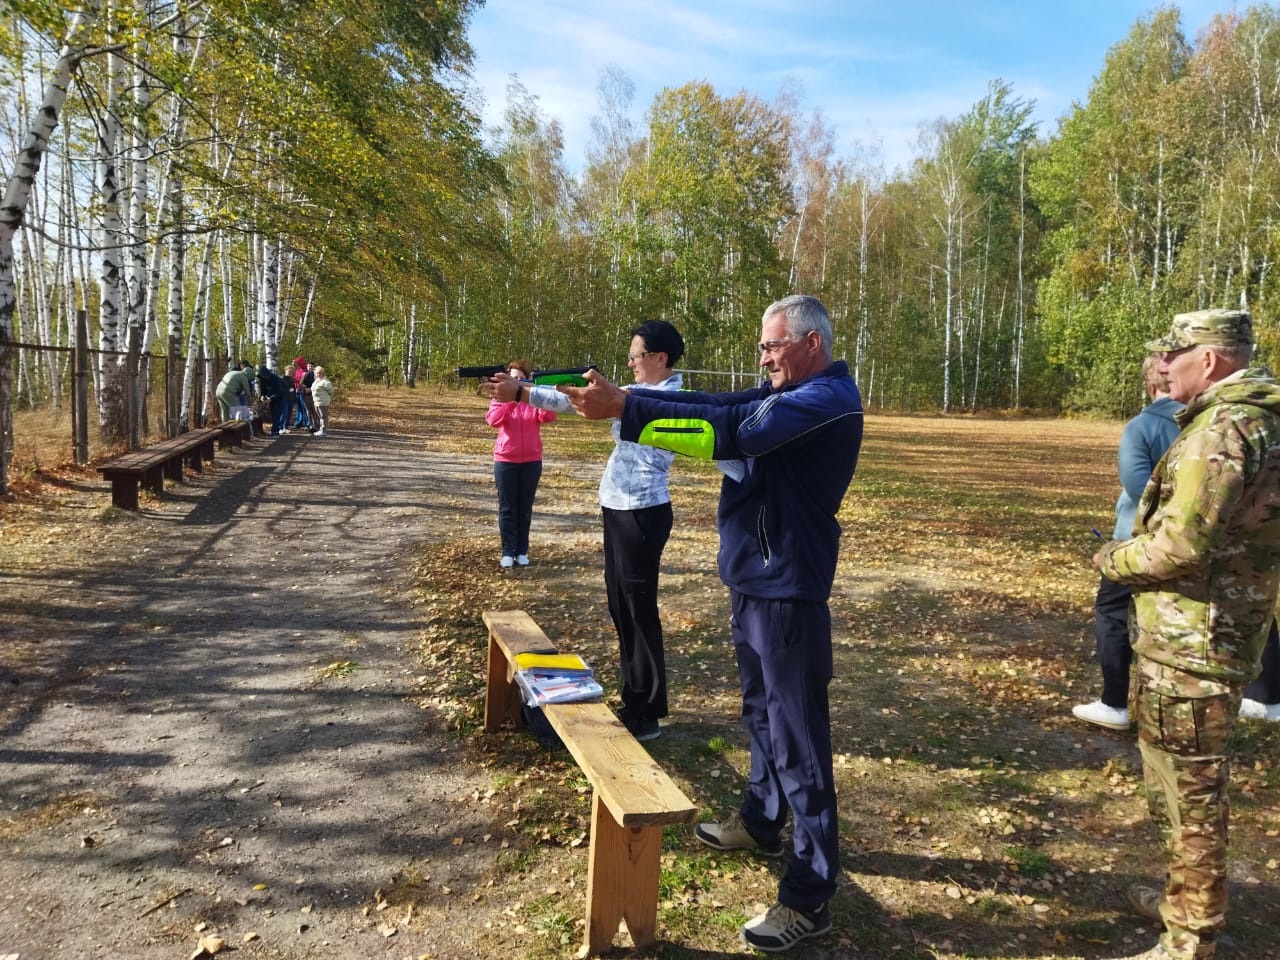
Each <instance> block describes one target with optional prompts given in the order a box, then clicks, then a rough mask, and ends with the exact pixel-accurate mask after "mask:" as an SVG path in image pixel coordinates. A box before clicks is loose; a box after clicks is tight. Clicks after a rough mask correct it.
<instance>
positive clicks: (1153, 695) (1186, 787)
mask: <svg viewBox="0 0 1280 960" xmlns="http://www.w3.org/2000/svg"><path fill="white" fill-rule="evenodd" d="M1166 670H1167V668H1166ZM1165 675H1166V679H1167V676H1168V674H1167V672H1166V674H1165ZM1144 680H1145V678H1144V677H1143V671H1142V670H1139V671H1138V694H1137V700H1138V747H1139V749H1140V750H1141V751H1142V774H1143V779H1144V781H1145V782H1146V787H1147V805H1148V808H1149V809H1150V811H1151V819H1152V822H1153V823H1154V824H1155V826H1156V829H1157V830H1158V831H1159V833H1160V839H1161V841H1162V842H1163V843H1164V846H1165V850H1166V853H1167V855H1168V867H1169V873H1168V876H1167V878H1166V880H1165V887H1164V896H1163V898H1162V899H1161V901H1160V916H1161V918H1162V919H1163V920H1164V933H1163V935H1162V936H1161V937H1160V943H1161V945H1162V946H1163V947H1164V949H1165V951H1166V952H1167V953H1168V954H1169V956H1170V957H1171V958H1172V960H1208V958H1211V957H1212V956H1213V955H1214V941H1215V939H1216V938H1217V935H1218V934H1219V933H1221V932H1222V929H1223V927H1225V926H1226V922H1227V818H1228V813H1229V809H1228V803H1227V783H1228V781H1229V780H1230V766H1229V763H1228V760H1229V758H1228V756H1227V741H1228V739H1229V738H1230V736H1231V731H1232V729H1233V728H1234V727H1235V722H1236V714H1237V712H1238V711H1239V709H1240V691H1239V690H1238V689H1237V690H1232V691H1231V692H1230V693H1226V694H1220V695H1217V696H1211V697H1199V698H1191V697H1175V696H1169V695H1168V694H1165V693H1158V692H1156V691H1155V690H1153V689H1152V688H1151V687H1150V685H1148V684H1147V683H1145V682H1144Z"/></svg>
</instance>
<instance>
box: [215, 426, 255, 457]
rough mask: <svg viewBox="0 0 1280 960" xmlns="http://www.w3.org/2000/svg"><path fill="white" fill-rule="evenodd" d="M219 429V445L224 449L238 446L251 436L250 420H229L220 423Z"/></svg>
mask: <svg viewBox="0 0 1280 960" xmlns="http://www.w3.org/2000/svg"><path fill="white" fill-rule="evenodd" d="M218 430H219V431H220V432H219V434H218V446H219V447H221V448H222V449H223V450H230V449H232V448H233V447H238V446H239V445H240V444H242V443H244V442H245V441H246V440H247V439H249V437H250V436H251V434H250V433H249V421H248V420H227V421H226V422H224V423H220V424H218Z"/></svg>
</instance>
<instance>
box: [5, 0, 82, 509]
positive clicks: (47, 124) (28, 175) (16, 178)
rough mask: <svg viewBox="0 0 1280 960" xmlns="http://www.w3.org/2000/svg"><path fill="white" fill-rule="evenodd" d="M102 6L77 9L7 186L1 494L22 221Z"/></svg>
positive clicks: (8, 447) (9, 449) (9, 451)
mask: <svg viewBox="0 0 1280 960" xmlns="http://www.w3.org/2000/svg"><path fill="white" fill-rule="evenodd" d="M98 9H99V3H98V2H97V0H89V2H87V3H86V4H85V5H84V6H83V7H82V8H81V9H79V10H78V11H76V14H75V16H74V18H73V19H72V21H71V27H70V29H69V30H68V31H67V38H66V40H65V41H64V42H63V45H62V49H61V50H60V51H59V53H58V59H57V62H56V63H55V64H54V66H53V73H52V75H51V76H50V77H49V82H48V85H47V86H46V87H45V92H44V99H43V100H42V101H41V102H40V109H39V110H38V111H36V116H35V118H34V119H33V120H32V122H31V127H30V129H29V130H28V131H27V135H26V138H25V139H24V140H23V143H22V149H21V150H20V151H19V152H18V157H17V162H16V163H15V164H14V167H13V174H12V175H11V176H10V177H9V181H8V183H6V184H5V190H4V201H3V203H2V204H0V494H4V493H7V492H8V489H9V463H10V462H11V461H12V459H13V384H12V382H11V372H10V371H12V370H13V362H12V360H11V359H10V354H9V351H10V350H11V349H12V348H11V347H10V346H9V343H10V341H11V340H12V339H13V313H14V308H15V306H16V300H15V298H14V284H13V238H14V235H15V234H16V233H17V232H18V226H19V225H20V224H21V223H22V217H23V214H24V213H25V212H26V208H27V201H28V199H29V198H30V196H31V187H32V185H33V184H34V183H35V178H36V174H37V173H39V172H40V161H41V160H42V159H43V158H44V154H45V151H46V150H47V149H48V147H49V137H50V136H52V134H53V131H54V128H55V127H57V125H58V115H59V114H60V113H61V111H62V105H63V104H64V103H65V102H66V99H67V88H68V87H69V86H70V85H71V71H72V70H74V69H75V67H76V65H77V64H78V63H79V62H80V60H81V59H82V58H83V57H84V55H85V50H86V47H87V45H88V41H89V28H90V26H91V25H92V24H93V22H94V20H95V19H96V18H97V15H98Z"/></svg>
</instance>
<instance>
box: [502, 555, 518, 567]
mask: <svg viewBox="0 0 1280 960" xmlns="http://www.w3.org/2000/svg"><path fill="white" fill-rule="evenodd" d="M514 563H515V561H514V560H513V559H511V558H510V557H503V558H502V559H501V560H499V561H498V566H500V567H509V566H511V565H512V564H514Z"/></svg>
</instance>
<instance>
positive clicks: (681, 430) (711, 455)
mask: <svg viewBox="0 0 1280 960" xmlns="http://www.w3.org/2000/svg"><path fill="white" fill-rule="evenodd" d="M639 442H640V443H643V444H645V445H647V446H650V447H658V448H660V449H662V450H671V451H673V452H674V453H678V454H681V455H682V456H686V457H697V458H698V459H700V460H714V459H715V449H716V432H715V429H714V428H713V427H712V426H711V424H710V423H709V422H707V421H706V420H680V419H677V420H651V421H650V422H649V423H646V424H645V425H644V429H643V430H641V431H640V439H639Z"/></svg>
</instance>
